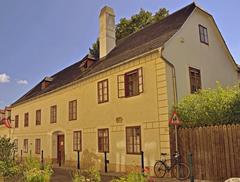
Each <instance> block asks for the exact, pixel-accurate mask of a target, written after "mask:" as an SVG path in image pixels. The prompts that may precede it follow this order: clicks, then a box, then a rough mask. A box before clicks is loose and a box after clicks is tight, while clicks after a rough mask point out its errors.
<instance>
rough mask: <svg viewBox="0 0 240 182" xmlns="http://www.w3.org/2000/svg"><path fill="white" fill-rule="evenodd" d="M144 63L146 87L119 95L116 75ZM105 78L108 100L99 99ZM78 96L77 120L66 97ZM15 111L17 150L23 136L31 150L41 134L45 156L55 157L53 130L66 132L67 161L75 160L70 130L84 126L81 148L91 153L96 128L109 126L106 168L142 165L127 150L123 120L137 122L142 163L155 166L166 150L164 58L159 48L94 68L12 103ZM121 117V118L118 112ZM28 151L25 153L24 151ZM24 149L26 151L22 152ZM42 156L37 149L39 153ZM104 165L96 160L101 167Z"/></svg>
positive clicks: (166, 116)
mask: <svg viewBox="0 0 240 182" xmlns="http://www.w3.org/2000/svg"><path fill="white" fill-rule="evenodd" d="M140 67H142V68H143V76H144V77H143V79H144V92H143V93H142V94H140V95H139V96H134V97H130V98H118V85H117V76H118V75H120V74H124V73H125V72H128V71H131V70H134V69H136V68H140ZM104 79H108V80H109V102H107V103H104V104H98V103H97V82H98V81H101V80H104ZM75 99H77V120H74V121H69V120H68V102H69V101H71V100H75ZM52 105H57V123H55V124H51V123H50V106H52ZM38 109H41V112H42V121H41V123H42V124H41V126H36V125H35V120H36V118H35V116H36V110H38ZM26 112H28V113H29V127H24V126H23V123H24V113H26ZM15 115H19V128H18V129H15V130H14V135H13V138H18V139H19V141H18V144H19V151H20V150H21V149H23V139H25V138H26V139H29V143H30V144H29V151H30V150H31V151H32V153H34V149H35V143H34V142H35V139H36V138H41V144H42V150H44V156H45V157H46V158H56V155H55V153H56V147H55V146H54V145H55V143H56V141H54V140H53V139H52V137H53V132H56V131H61V132H63V133H64V134H65V154H66V156H65V159H66V164H69V165H76V162H75V161H76V159H77V154H76V152H74V151H73V131H77V130H81V131H82V148H83V150H85V149H88V150H89V151H90V152H93V153H95V154H96V155H97V156H99V157H100V160H99V161H101V160H103V154H102V153H98V149H97V143H98V142H97V129H100V128H109V140H110V153H109V154H108V158H109V160H110V168H111V169H112V170H114V171H125V170H127V169H126V168H128V167H129V166H131V165H140V162H141V158H140V155H128V154H126V131H125V127H126V126H141V135H142V138H141V139H142V150H143V151H144V152H145V162H146V164H145V165H147V166H148V165H150V166H153V165H154V162H155V160H156V159H159V157H160V150H161V152H167V153H169V152H170V148H169V146H170V145H169V129H168V99H167V79H166V66H165V62H164V61H163V60H162V59H160V55H159V52H155V53H151V54H148V55H146V56H144V57H141V58H138V59H135V60H133V61H131V62H129V63H127V64H124V65H122V66H119V67H116V68H114V69H111V70H109V71H106V72H103V73H101V74H98V75H97V76H94V77H91V78H89V79H87V80H84V81H80V82H79V83H77V84H75V85H72V86H69V87H67V88H65V89H63V90H60V91H57V92H54V93H52V94H49V95H46V96H43V97H40V98H38V99H35V100H32V101H29V102H27V103H24V104H21V105H18V106H16V107H13V108H12V117H13V118H14V117H15ZM117 117H122V119H123V121H122V123H117V122H116V118H117ZM28 154H29V153H28ZM26 155H27V154H24V156H26ZM37 156H38V157H40V156H39V155H37ZM101 166H102V165H101V164H99V167H101Z"/></svg>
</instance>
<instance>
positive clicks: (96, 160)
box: [81, 149, 101, 169]
mask: <svg viewBox="0 0 240 182" xmlns="http://www.w3.org/2000/svg"><path fill="white" fill-rule="evenodd" d="M100 163H101V158H100V157H99V156H97V155H96V154H95V153H93V152H90V151H88V149H85V150H84V151H83V153H82V156H81V164H82V168H84V169H91V168H93V167H96V166H99V164H100Z"/></svg>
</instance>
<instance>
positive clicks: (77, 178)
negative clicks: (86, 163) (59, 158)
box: [73, 168, 101, 182]
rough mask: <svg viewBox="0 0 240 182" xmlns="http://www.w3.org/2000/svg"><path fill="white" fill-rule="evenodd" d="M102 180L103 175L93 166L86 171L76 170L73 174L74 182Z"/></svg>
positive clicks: (97, 181)
mask: <svg viewBox="0 0 240 182" xmlns="http://www.w3.org/2000/svg"><path fill="white" fill-rule="evenodd" d="M87 181H91V182H100V181H101V176H100V173H99V171H98V170H96V169H95V168H91V169H89V170H84V171H75V173H74V175H73V182H87Z"/></svg>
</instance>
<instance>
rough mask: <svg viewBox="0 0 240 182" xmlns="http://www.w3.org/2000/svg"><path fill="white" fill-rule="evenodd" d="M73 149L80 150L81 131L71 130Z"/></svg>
mask: <svg viewBox="0 0 240 182" xmlns="http://www.w3.org/2000/svg"><path fill="white" fill-rule="evenodd" d="M73 150H74V151H82V132H81V131H74V132H73Z"/></svg>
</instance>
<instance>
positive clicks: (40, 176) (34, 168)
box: [23, 156, 53, 182]
mask: <svg viewBox="0 0 240 182" xmlns="http://www.w3.org/2000/svg"><path fill="white" fill-rule="evenodd" d="M41 168H43V169H41ZM52 174H53V170H52V168H51V165H50V164H45V165H44V166H41V163H40V162H39V160H38V159H35V158H33V157H31V156H30V157H28V158H27V159H26V161H25V163H24V172H23V175H24V180H25V181H26V182H49V181H50V178H51V175H52Z"/></svg>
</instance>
